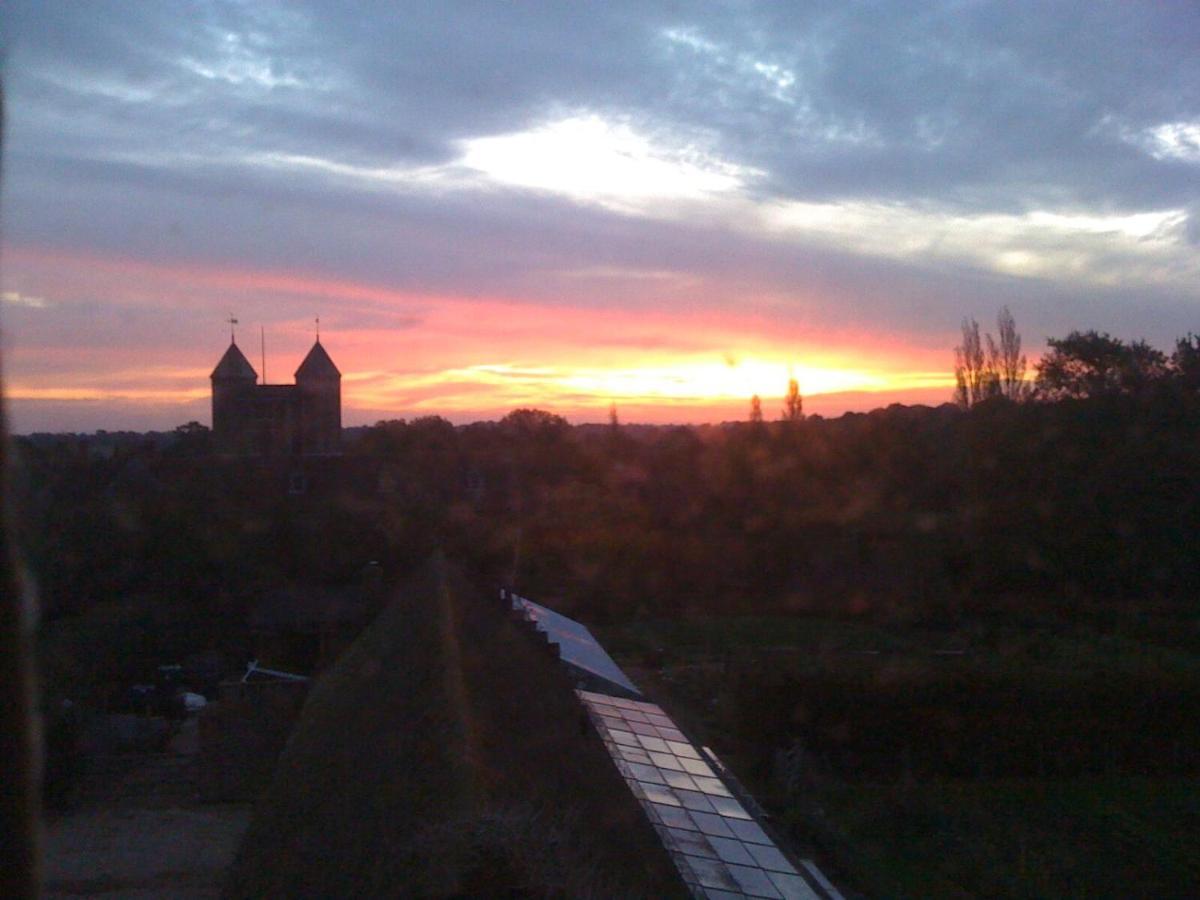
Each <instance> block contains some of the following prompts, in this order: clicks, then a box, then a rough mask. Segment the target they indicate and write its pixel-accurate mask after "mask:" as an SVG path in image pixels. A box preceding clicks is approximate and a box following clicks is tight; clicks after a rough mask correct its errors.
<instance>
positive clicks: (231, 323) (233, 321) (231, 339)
mask: <svg viewBox="0 0 1200 900" xmlns="http://www.w3.org/2000/svg"><path fill="white" fill-rule="evenodd" d="M226 321H227V322H229V343H231V344H236V343H237V340H236V339H235V338H234V336H233V326H234V325H236V324H237V323H238V320H237V319H235V318H234V317H233V313H230V314H229V318H228V319H227V320H226Z"/></svg>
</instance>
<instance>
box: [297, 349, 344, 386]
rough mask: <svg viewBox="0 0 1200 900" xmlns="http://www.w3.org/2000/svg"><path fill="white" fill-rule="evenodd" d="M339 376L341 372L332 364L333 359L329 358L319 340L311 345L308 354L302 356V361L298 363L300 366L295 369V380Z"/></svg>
mask: <svg viewBox="0 0 1200 900" xmlns="http://www.w3.org/2000/svg"><path fill="white" fill-rule="evenodd" d="M341 377H342V373H341V372H339V371H338V367H337V366H335V365H334V364H333V360H332V359H330V358H329V354H328V353H326V352H325V348H324V347H322V346H321V342H320V340H318V341H317V342H316V343H315V344H313V345H312V349H311V350H309V351H308V356H306V357H304V362H302V363H300V368H298V369H297V370H296V380H297V381H299V380H300V379H302V378H341Z"/></svg>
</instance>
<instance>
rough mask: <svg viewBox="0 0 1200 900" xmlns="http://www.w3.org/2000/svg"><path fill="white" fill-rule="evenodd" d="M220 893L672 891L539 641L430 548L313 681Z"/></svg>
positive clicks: (671, 871) (664, 865)
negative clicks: (412, 574)
mask: <svg viewBox="0 0 1200 900" xmlns="http://www.w3.org/2000/svg"><path fill="white" fill-rule="evenodd" d="M226 896H228V897H359V896H365V897H379V896H388V897H394V896H441V897H448V896H461V897H468V896H469V897H475V896H564V897H573V896H592V897H631V898H634V897H655V898H657V897H668V898H669V897H682V896H686V890H685V888H684V885H683V883H682V882H681V881H680V880H679V878H678V875H677V873H676V871H675V868H674V866H673V865H672V863H671V860H670V857H669V856H668V855H667V854H666V852H665V850H664V848H663V847H662V845H661V843H660V842H659V841H658V839H657V837H656V835H655V833H654V830H653V828H652V827H651V825H650V823H649V822H648V820H647V819H646V817H645V816H644V815H643V813H642V811H641V808H640V807H639V806H638V803H637V801H636V800H635V798H634V797H633V795H632V794H631V793H630V792H629V791H628V790H627V789H626V787H625V785H624V783H623V781H622V779H621V776H620V774H619V773H618V772H617V770H616V769H615V768H614V767H613V765H612V763H611V761H610V760H609V757H608V753H607V752H606V750H605V748H604V746H603V744H602V743H601V741H600V740H599V739H598V738H597V736H596V733H595V731H594V730H593V729H592V728H591V727H590V726H589V725H588V724H587V720H586V718H585V714H584V712H583V710H582V708H581V706H580V704H579V700H578V698H577V697H576V696H575V694H574V691H573V688H572V684H571V680H570V678H569V677H568V675H567V674H566V672H565V671H564V669H563V668H562V666H561V665H559V664H558V662H557V660H556V658H555V657H554V656H552V654H551V653H550V652H549V651H548V650H547V649H546V647H545V645H544V644H543V645H542V647H541V648H539V647H538V646H537V644H536V643H535V642H534V641H532V640H530V636H529V633H528V631H527V629H526V626H524V625H523V624H522V623H520V622H517V621H515V620H514V619H513V618H512V616H511V613H509V612H507V611H506V610H505V609H504V608H503V607H501V605H500V604H499V603H495V602H492V603H487V602H481V595H480V593H479V592H477V591H474V590H471V589H470V588H468V587H467V586H465V585H464V583H463V582H462V581H461V580H460V579H459V578H457V576H454V575H453V573H452V572H451V573H447V572H446V571H445V570H444V569H443V567H440V566H437V565H431V566H429V567H428V568H427V569H426V570H425V571H424V572H423V573H422V574H421V575H420V576H419V577H417V578H415V579H414V580H413V581H412V582H410V583H409V584H408V585H407V586H405V587H403V588H401V590H400V591H399V592H398V595H397V596H396V598H395V599H394V600H393V602H392V603H391V604H390V605H389V606H388V608H387V609H385V610H384V612H383V613H381V615H380V616H379V618H378V619H377V620H376V621H375V622H374V623H372V624H371V625H370V626H369V627H368V628H367V630H366V631H365V632H364V633H363V634H362V636H361V637H360V638H359V639H358V641H356V642H355V644H354V645H353V646H352V647H351V648H350V649H349V650H347V651H346V653H345V654H344V655H343V656H342V657H341V658H340V659H339V660H338V662H337V663H336V664H335V665H334V666H333V667H332V668H330V669H329V670H328V671H327V672H326V673H325V674H324V675H322V676H321V677H320V678H319V679H318V680H317V681H316V683H315V684H314V687H313V689H312V692H311V693H310V695H309V697H308V700H307V702H306V703H305V706H304V710H303V712H302V713H301V716H300V719H299V722H298V723H297V725H296V728H295V731H294V732H293V733H292V736H291V738H290V739H289V741H288V745H287V748H286V749H285V751H284V753H283V755H282V756H281V757H280V761H279V764H278V767H277V769H276V772H275V776H274V779H273V781H272V784H271V786H270V787H269V789H268V790H267V792H266V793H265V795H264V796H263V798H262V800H261V801H260V803H259V804H258V806H257V808H256V811H255V817H254V820H253V821H252V822H251V825H250V828H249V829H248V831H247V834H246V837H245V840H244V842H243V844H242V847H241V849H240V851H239V853H238V857H237V859H236V861H235V862H234V865H233V867H232V868H231V871H230V876H229V882H228V884H227V886H226Z"/></svg>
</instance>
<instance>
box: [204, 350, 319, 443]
mask: <svg viewBox="0 0 1200 900" xmlns="http://www.w3.org/2000/svg"><path fill="white" fill-rule="evenodd" d="M211 378H212V435H213V443H214V445H215V449H216V452H217V453H220V454H224V455H227V456H262V457H287V456H332V455H336V454H338V453H340V452H341V440H342V373H341V372H339V371H338V368H337V366H335V365H334V364H333V360H332V359H330V358H329V354H328V353H326V352H325V348H324V347H322V346H321V339H320V338H317V341H316V343H314V344H313V346H312V349H311V350H309V351H308V355H307V356H306V357H304V362H302V363H300V368H298V369H297V370H296V383H295V384H259V383H258V373H257V372H255V371H254V367H253V366H252V365H250V361H249V360H248V359H246V357H245V354H243V353H242V351H241V350H239V349H238V346H237V344H236V343H235V342H233V341H230V343H229V349H228V350H226V351H225V355H224V356H222V357H221V361H220V362H219V363H217V367H216V368H215V369H213V373H212V375H211Z"/></svg>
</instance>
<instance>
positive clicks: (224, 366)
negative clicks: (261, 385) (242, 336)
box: [209, 342, 258, 381]
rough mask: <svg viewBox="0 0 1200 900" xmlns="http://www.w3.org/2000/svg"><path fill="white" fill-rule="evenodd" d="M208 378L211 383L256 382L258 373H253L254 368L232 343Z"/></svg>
mask: <svg viewBox="0 0 1200 900" xmlns="http://www.w3.org/2000/svg"><path fill="white" fill-rule="evenodd" d="M209 377H210V378H212V380H213V381H217V380H225V381H240V380H247V381H258V373H257V372H255V371H254V366H252V365H250V360H248V359H246V357H245V355H244V354H243V353H242V351H241V350H239V349H238V345H237V344H234V343H232V342H231V343H230V344H229V349H228V350H226V351H225V355H224V356H222V357H221V361H220V362H219V363H217V367H216V368H215V369H213V372H212V375H210V376H209Z"/></svg>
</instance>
